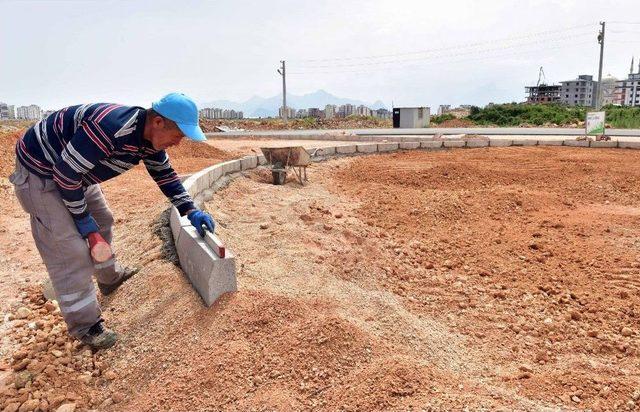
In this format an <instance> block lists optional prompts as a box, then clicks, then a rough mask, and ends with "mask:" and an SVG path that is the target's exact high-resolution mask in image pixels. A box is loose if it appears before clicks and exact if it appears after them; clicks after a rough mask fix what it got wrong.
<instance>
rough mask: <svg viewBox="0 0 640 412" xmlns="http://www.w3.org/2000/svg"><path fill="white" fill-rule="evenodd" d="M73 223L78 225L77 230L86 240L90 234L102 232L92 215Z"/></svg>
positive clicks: (75, 220)
mask: <svg viewBox="0 0 640 412" xmlns="http://www.w3.org/2000/svg"><path fill="white" fill-rule="evenodd" d="M73 222H74V223H75V224H76V228H77V229H78V232H79V233H80V236H82V237H83V238H85V239H86V238H87V236H89V234H90V233H93V232H97V231H99V230H100V228H99V227H98V224H97V223H96V221H95V219H94V218H93V216H91V215H87V216H85V217H83V218H82V219H73Z"/></svg>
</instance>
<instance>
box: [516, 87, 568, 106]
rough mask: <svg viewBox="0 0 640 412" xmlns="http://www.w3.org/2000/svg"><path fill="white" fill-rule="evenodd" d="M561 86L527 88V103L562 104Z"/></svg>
mask: <svg viewBox="0 0 640 412" xmlns="http://www.w3.org/2000/svg"><path fill="white" fill-rule="evenodd" d="M561 88H562V86H561V85H559V84H539V85H537V86H526V87H525V88H524V89H525V93H526V94H527V103H560V89H561Z"/></svg>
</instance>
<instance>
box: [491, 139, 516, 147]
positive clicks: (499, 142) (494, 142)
mask: <svg viewBox="0 0 640 412" xmlns="http://www.w3.org/2000/svg"><path fill="white" fill-rule="evenodd" d="M509 146H513V140H511V139H489V147H509Z"/></svg>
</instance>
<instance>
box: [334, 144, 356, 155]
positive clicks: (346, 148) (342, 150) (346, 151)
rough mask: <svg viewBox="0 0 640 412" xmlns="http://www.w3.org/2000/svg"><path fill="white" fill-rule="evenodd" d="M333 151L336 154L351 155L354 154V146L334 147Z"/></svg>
mask: <svg viewBox="0 0 640 412" xmlns="http://www.w3.org/2000/svg"><path fill="white" fill-rule="evenodd" d="M335 149H336V153H338V154H352V153H355V152H356V145H354V144H348V145H344V146H336V148H335Z"/></svg>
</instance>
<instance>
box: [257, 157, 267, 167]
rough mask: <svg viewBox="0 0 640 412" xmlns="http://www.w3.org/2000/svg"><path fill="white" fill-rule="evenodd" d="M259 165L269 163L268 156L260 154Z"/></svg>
mask: <svg viewBox="0 0 640 412" xmlns="http://www.w3.org/2000/svg"><path fill="white" fill-rule="evenodd" d="M257 157H258V165H259V166H264V165H266V164H267V158H266V157H264V155H258V156H257Z"/></svg>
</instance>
